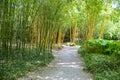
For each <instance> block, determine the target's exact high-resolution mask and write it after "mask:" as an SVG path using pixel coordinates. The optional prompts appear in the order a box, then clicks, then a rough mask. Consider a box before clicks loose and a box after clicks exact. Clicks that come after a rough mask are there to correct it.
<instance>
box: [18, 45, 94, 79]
mask: <svg viewBox="0 0 120 80" xmlns="http://www.w3.org/2000/svg"><path fill="white" fill-rule="evenodd" d="M78 48H79V47H77V46H73V47H70V46H64V47H63V49H61V50H54V51H53V52H54V56H55V59H54V60H53V61H52V62H51V63H50V64H49V65H48V66H47V67H43V68H38V70H36V71H34V72H31V73H29V74H28V75H27V76H25V77H22V78H20V79H18V80H93V79H92V75H91V74H90V73H87V72H85V71H84V70H83V65H84V61H83V59H82V58H81V57H80V55H79V54H78V53H77V49H78Z"/></svg>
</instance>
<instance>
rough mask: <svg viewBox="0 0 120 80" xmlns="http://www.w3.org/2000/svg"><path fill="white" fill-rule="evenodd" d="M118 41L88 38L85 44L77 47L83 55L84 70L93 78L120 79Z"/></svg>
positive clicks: (119, 44)
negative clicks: (91, 74)
mask: <svg viewBox="0 0 120 80" xmlns="http://www.w3.org/2000/svg"><path fill="white" fill-rule="evenodd" d="M119 52H120V42H119V41H108V40H102V39H99V40H89V41H88V45H87V46H82V47H81V48H79V49H78V53H79V54H81V55H82V56H83V57H84V60H85V66H86V70H88V71H89V72H91V73H93V77H94V80H120V53H119Z"/></svg>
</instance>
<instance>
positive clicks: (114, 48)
mask: <svg viewBox="0 0 120 80" xmlns="http://www.w3.org/2000/svg"><path fill="white" fill-rule="evenodd" d="M86 50H87V53H102V54H107V55H111V54H116V55H117V56H119V57H120V42H119V41H113V40H110V41H108V40H103V39H96V40H89V41H88V45H87V46H86Z"/></svg>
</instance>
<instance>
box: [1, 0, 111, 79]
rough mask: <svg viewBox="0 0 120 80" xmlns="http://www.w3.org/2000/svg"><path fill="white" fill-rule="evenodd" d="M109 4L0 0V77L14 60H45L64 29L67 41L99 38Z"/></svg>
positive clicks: (97, 0) (61, 39)
mask: <svg viewBox="0 0 120 80" xmlns="http://www.w3.org/2000/svg"><path fill="white" fill-rule="evenodd" d="M109 6H111V0H110V1H107V0H29V1H28V0H0V70H1V71H0V76H1V75H4V72H5V70H4V67H5V66H7V68H8V71H6V72H8V73H7V74H6V73H5V74H6V75H7V76H8V77H10V74H11V73H13V72H12V70H11V69H12V68H14V66H15V65H14V64H16V61H27V60H29V59H31V60H36V61H37V60H41V61H42V63H47V60H48V59H49V58H50V56H49V55H50V54H51V53H52V49H53V48H54V45H55V44H57V45H58V48H61V46H62V43H63V42H64V39H65V36H66V33H67V32H69V37H70V40H69V41H70V42H75V41H76V38H77V39H79V38H80V39H83V40H88V39H94V36H95V35H96V33H97V38H102V37H103V34H104V31H105V29H106V23H107V21H108V20H110V17H109V16H110V15H109V14H106V13H107V11H108V10H109V8H108V7H109ZM105 12H106V13H105ZM98 23H99V25H98ZM97 27H99V28H100V29H99V30H98V31H97V29H96V28H97ZM2 70H3V72H2ZM9 70H10V71H9ZM0 79H5V78H3V77H2V78H1V77H0Z"/></svg>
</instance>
